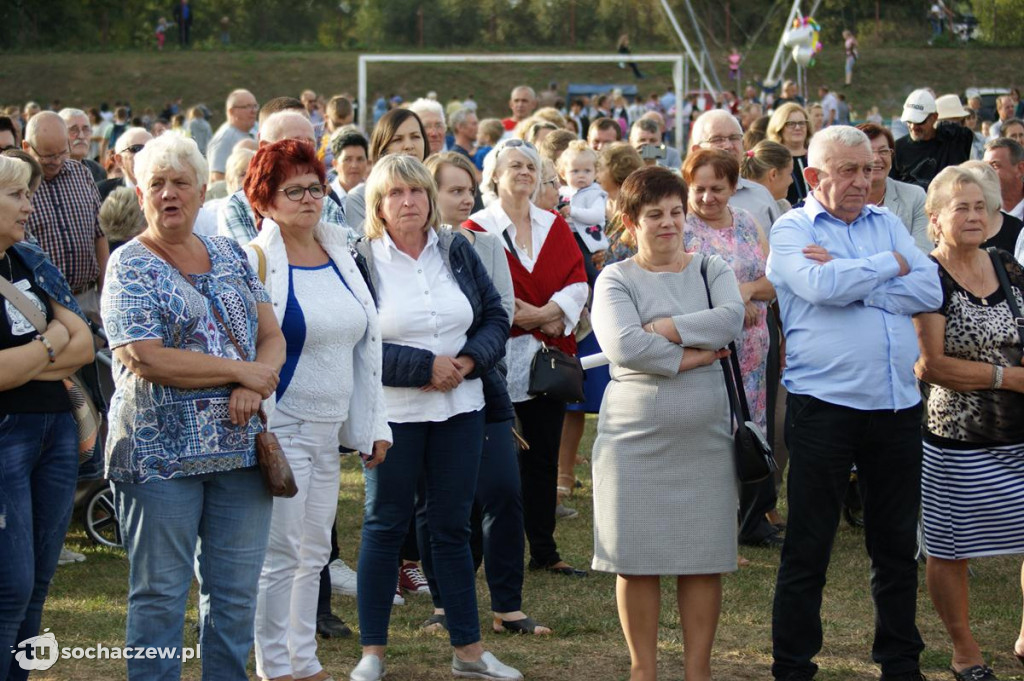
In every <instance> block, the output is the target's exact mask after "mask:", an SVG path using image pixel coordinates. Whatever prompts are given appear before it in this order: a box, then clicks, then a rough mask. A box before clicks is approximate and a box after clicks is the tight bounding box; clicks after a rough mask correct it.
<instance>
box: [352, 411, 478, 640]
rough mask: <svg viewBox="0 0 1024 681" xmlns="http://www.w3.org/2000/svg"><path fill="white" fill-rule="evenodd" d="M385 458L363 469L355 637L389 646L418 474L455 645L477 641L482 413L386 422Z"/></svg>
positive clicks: (432, 553)
mask: <svg viewBox="0 0 1024 681" xmlns="http://www.w3.org/2000/svg"><path fill="white" fill-rule="evenodd" d="M391 433H392V437H393V438H394V444H393V445H392V446H391V449H390V450H389V451H388V456H387V459H386V460H385V461H384V463H382V464H381V465H379V466H377V467H376V468H373V469H370V470H367V471H366V511H365V514H364V517H363V543H362V546H361V547H360V548H359V595H358V596H357V599H358V604H359V640H360V642H361V643H362V645H364V646H373V645H380V646H382V645H387V642H388V624H389V622H390V620H391V605H392V599H393V598H394V595H395V585H396V584H397V583H398V558H399V552H400V551H401V548H402V542H403V541H404V540H405V535H406V533H407V532H408V531H409V522H410V520H412V517H413V512H414V505H415V499H416V485H417V482H418V481H419V478H420V475H421V474H422V475H424V476H425V478H426V502H427V511H426V512H427V524H428V526H429V527H430V536H431V557H432V558H433V566H434V572H435V574H436V575H437V579H438V586H439V587H440V589H441V592H442V593H443V594H444V604H445V613H446V614H447V616H448V632H449V638H450V640H451V643H452V645H453V646H464V645H469V644H470V643H476V642H477V641H479V640H480V622H479V620H478V617H477V609H476V580H475V577H474V572H473V556H472V555H471V554H470V551H469V514H470V511H471V510H472V507H473V495H474V493H475V491H476V479H477V473H478V471H479V468H480V454H481V451H482V450H483V443H484V414H483V411H475V412H469V413H466V414H458V415H456V416H453V417H452V418H450V419H448V420H447V421H442V422H439V423H431V422H423V423H392V424H391Z"/></svg>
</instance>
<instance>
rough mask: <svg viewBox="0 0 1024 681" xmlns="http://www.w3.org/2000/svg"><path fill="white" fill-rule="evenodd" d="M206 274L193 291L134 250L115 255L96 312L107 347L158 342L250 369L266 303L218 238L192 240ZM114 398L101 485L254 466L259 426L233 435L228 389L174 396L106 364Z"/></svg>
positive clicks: (134, 246) (235, 250)
mask: <svg viewBox="0 0 1024 681" xmlns="http://www.w3.org/2000/svg"><path fill="white" fill-rule="evenodd" d="M198 238H199V239H200V240H201V241H202V242H203V244H204V245H205V246H206V249H207V251H209V254H210V263H211V267H210V271H209V272H206V273H203V274H194V275H192V278H193V280H194V281H195V284H196V288H193V286H192V285H190V284H189V283H188V282H187V281H186V280H185V278H184V277H182V275H181V274H180V273H179V272H178V271H177V270H176V269H175V268H173V267H172V266H170V265H168V264H167V263H166V262H164V261H163V260H161V259H160V258H158V257H157V256H156V255H155V254H153V253H152V252H151V251H150V250H148V249H147V248H146V247H145V246H143V245H142V244H141V243H140V242H139V241H138V240H134V239H133V240H132V241H130V242H129V243H127V244H125V245H124V246H122V247H121V248H119V249H117V250H116V251H114V253H112V254H111V256H110V262H109V264H108V265H107V277H106V283H105V285H104V287H103V297H102V301H101V312H102V315H103V325H104V327H105V328H106V332H107V338H108V339H109V343H110V347H111V348H117V347H120V346H123V345H127V344H129V343H134V342H136V341H145V340H160V341H163V344H164V347H167V348H178V349H181V350H188V351H190V352H204V353H207V354H210V355H214V356H216V357H225V358H228V359H234V360H238V359H242V360H246V361H252V360H253V359H255V357H256V337H257V330H258V325H259V323H258V317H257V311H256V305H257V303H265V302H270V298H269V297H268V296H267V293H266V291H264V289H263V285H262V284H261V283H260V281H259V278H258V277H257V275H256V273H255V272H254V271H253V270H252V268H251V267H250V266H249V263H248V261H247V260H246V258H245V256H244V255H243V253H242V249H241V247H240V246H238V244H236V243H235V242H234V241H232V240H230V239H227V238H225V237H203V236H199V237H198ZM212 305H216V306H217V311H218V312H219V313H220V315H221V317H222V318H223V319H224V321H225V322H227V323H228V324H229V325H230V326H231V331H232V333H233V334H234V335H235V338H236V339H237V340H238V343H239V344H240V345H241V346H242V348H243V349H244V350H245V351H246V354H247V356H246V357H239V356H238V351H237V350H236V349H235V346H234V345H233V344H232V342H231V340H230V338H229V337H228V335H227V333H226V332H225V331H224V329H223V328H222V327H221V325H220V323H219V322H218V321H217V318H216V316H214V314H213V312H212V311H211V306H212ZM114 385H115V391H114V396H113V398H112V399H111V402H110V410H109V412H108V421H109V425H108V431H107V445H106V476H107V479H108V480H113V481H115V482H132V483H145V482H150V481H154V480H169V479H172V478H182V477H186V476H190V475H202V474H204V473H219V472H223V471H230V470H234V469H237V468H248V467H251V466H255V465H256V451H255V436H256V434H258V433H259V432H261V431H262V426H261V425H260V421H259V418H258V417H255V416H254V417H253V418H252V419H251V420H250V421H249V423H248V424H247V425H245V426H235V425H233V424H232V423H231V419H230V416H229V414H228V400H229V398H230V395H231V390H232V389H233V388H234V386H233V385H221V386H215V387H212V388H198V389H182V388H173V387H170V386H166V385H158V384H155V383H151V382H149V381H147V380H145V379H143V378H141V377H139V376H137V375H136V374H133V373H132V372H131V371H129V370H128V369H127V367H125V366H124V365H123V364H122V363H121V362H119V361H118V360H117V355H116V354H115V355H114Z"/></svg>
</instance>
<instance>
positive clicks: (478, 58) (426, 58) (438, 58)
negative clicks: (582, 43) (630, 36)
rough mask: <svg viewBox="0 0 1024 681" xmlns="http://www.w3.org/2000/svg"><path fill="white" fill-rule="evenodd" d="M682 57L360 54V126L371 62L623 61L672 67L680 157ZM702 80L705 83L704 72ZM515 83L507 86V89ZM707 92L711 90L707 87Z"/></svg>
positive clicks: (366, 104) (366, 106)
mask: <svg viewBox="0 0 1024 681" xmlns="http://www.w3.org/2000/svg"><path fill="white" fill-rule="evenodd" d="M684 59H685V57H684V56H683V55H681V54H630V55H622V54H449V55H434V54H417V55H413V54H361V55H359V127H360V128H362V129H363V130H367V129H368V128H367V125H366V123H367V117H368V115H369V113H370V112H371V111H372V110H373V105H372V103H371V102H369V101H368V100H367V98H366V92H367V89H366V86H367V78H366V65H367V64H370V63H380V62H389V63H400V64H417V63H419V64H423V63H470V62H481V63H488V64H494V63H497V62H519V63H524V62H526V63H540V64H543V63H548V64H552V63H554V64H582V63H618V62H622V61H626V62H637V63H644V64H651V63H662V64H666V63H667V64H672V82H673V85H674V86H675V93H676V98H677V99H676V102H677V104H678V105H677V106H676V112H675V135H676V139H675V146H676V149H677V150H678V151H679V153H680V155H681V156H682V155H684V154H683V149H682V145H683V135H682V134H681V132H682V130H683V107H682V102H683V98H684V97H685V93H684V91H683V63H684ZM700 75H701V76H702V78H701V80H702V81H703V80H706V79H705V78H704V77H703V76H704V74H703V72H701V74H700ZM512 85H514V83H510V87H511V86H512ZM708 89H709V90H710V89H711V88H710V87H708Z"/></svg>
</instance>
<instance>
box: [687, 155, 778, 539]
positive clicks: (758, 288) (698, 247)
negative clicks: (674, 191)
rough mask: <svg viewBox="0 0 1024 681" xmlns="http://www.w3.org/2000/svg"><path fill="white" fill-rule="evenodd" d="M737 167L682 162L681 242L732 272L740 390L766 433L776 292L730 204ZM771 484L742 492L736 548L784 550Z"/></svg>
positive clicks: (757, 237)
mask: <svg viewBox="0 0 1024 681" xmlns="http://www.w3.org/2000/svg"><path fill="white" fill-rule="evenodd" d="M738 178H739V164H738V163H737V162H736V159H735V158H733V157H732V155H730V154H727V153H725V152H723V151H718V150H717V149H702V150H700V151H697V152H695V153H691V154H690V155H689V156H687V157H686V163H685V164H684V165H683V180H685V181H686V185H687V187H688V191H687V207H688V211H687V216H686V230H685V234H684V243H685V246H686V250H688V251H700V252H701V253H704V254H706V255H712V254H713V255H717V256H719V257H721V258H722V259H724V260H725V261H726V262H727V263H729V265H730V266H731V267H732V270H733V272H734V273H735V275H736V280H737V281H738V282H739V286H740V294H741V295H742V296H743V303H744V305H745V315H744V321H743V333H742V334H741V335H740V336H739V337H738V338H737V344H736V350H737V355H738V357H737V359H739V363H740V369H741V370H742V372H743V387H744V390H745V391H746V394H747V400H748V402H749V403H750V416H751V418H752V419H753V420H754V422H755V423H756V424H757V425H759V426H760V427H761V430H762V431H763V432H768V424H767V407H768V385H769V384H771V385H772V386H774V385H777V384H778V377H773V380H771V381H770V380H769V379H768V375H767V374H768V349H769V333H768V303H769V301H771V300H772V299H773V298H775V289H774V288H773V287H772V285H771V283H769V281H768V278H767V277H765V264H766V263H767V260H768V239H767V237H766V235H765V233H764V231H763V230H762V229H761V226H760V225H759V224H757V220H755V219H754V217H753V216H752V215H751V214H750V213H748V212H747V211H745V210H743V209H742V208H734V207H732V206H730V205H729V197H731V196H732V195H733V193H734V192H735V191H736V183H737V181H738ZM775 504H776V493H775V483H774V481H773V480H771V479H768V480H765V481H763V482H760V483H757V485H756V486H754V485H749V486H745V487H744V489H743V499H742V500H741V504H740V516H741V519H740V543H741V544H748V545H751V546H774V547H778V546H781V545H782V538H781V537H779V536H778V532H777V529H776V528H775V527H774V526H773V525H772V524H771V523H769V522H768V520H767V519H766V518H765V514H766V513H769V512H771V511H772V510H773V509H774V508H775Z"/></svg>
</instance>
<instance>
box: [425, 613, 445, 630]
mask: <svg viewBox="0 0 1024 681" xmlns="http://www.w3.org/2000/svg"><path fill="white" fill-rule="evenodd" d="M439 626H440V629H439V628H438V627H439ZM420 629H423V630H424V631H429V632H430V633H436V632H439V631H441V630H442V629H443V630H444V631H448V617H447V616H446V615H443V614H441V613H436V612H435V613H434V614H433V615H431V616H430V617H428V618H427V619H426V620H425V621H424V622H423V624H421V625H420Z"/></svg>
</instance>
